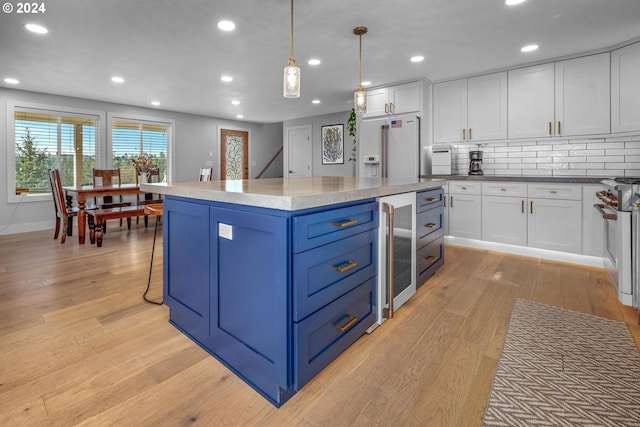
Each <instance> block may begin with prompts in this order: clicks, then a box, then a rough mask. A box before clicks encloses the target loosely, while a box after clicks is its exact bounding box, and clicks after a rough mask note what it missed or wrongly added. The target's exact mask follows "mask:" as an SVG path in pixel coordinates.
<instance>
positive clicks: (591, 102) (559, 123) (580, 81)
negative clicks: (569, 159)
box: [555, 52, 611, 136]
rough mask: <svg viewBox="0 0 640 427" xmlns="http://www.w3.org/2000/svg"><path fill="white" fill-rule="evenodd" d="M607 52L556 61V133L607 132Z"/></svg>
mask: <svg viewBox="0 0 640 427" xmlns="http://www.w3.org/2000/svg"><path fill="white" fill-rule="evenodd" d="M610 69H611V67H610V55H609V52H607V53H601V54H599V55H591V56H584V57H582V58H575V59H569V60H566V61H560V62H556V73H555V76H556V87H555V93H556V96H555V100H556V108H555V119H556V123H555V135H556V136H565V135H567V136H569V135H589V134H601V133H609V132H610V125H609V123H610V114H609V112H610V99H611V86H610V80H611V79H610Z"/></svg>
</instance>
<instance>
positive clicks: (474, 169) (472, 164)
mask: <svg viewBox="0 0 640 427" xmlns="http://www.w3.org/2000/svg"><path fill="white" fill-rule="evenodd" d="M483 174H484V173H483V172H482V151H480V146H479V145H478V150H475V151H469V175H483Z"/></svg>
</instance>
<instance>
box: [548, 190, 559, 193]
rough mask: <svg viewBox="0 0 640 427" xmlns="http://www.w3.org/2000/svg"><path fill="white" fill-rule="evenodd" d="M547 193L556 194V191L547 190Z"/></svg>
mask: <svg viewBox="0 0 640 427" xmlns="http://www.w3.org/2000/svg"><path fill="white" fill-rule="evenodd" d="M549 193H551V194H558V192H557V191H556V190H549Z"/></svg>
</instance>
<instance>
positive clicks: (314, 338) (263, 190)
mask: <svg viewBox="0 0 640 427" xmlns="http://www.w3.org/2000/svg"><path fill="white" fill-rule="evenodd" d="M442 183H443V181H441V180H430V179H421V180H409V181H408V180H402V181H394V180H387V179H374V178H369V179H359V178H352V177H299V178H288V179H287V178H285V179H260V180H242V181H212V182H181V183H173V184H166V183H163V184H142V190H143V191H149V192H153V193H161V194H164V195H165V202H164V219H163V233H164V234H163V235H164V272H163V274H164V277H163V279H164V302H165V304H167V306H168V307H169V309H170V322H171V323H172V324H173V325H174V326H175V327H177V328H178V329H179V330H181V331H182V332H183V333H184V334H186V335H187V336H189V337H190V338H191V339H192V340H193V341H195V342H196V343H197V344H198V345H200V346H201V347H202V348H203V349H205V350H206V351H207V352H209V353H210V354H211V355H212V356H214V357H215V358H216V359H218V360H219V361H220V362H222V363H223V364H224V365H225V366H227V367H228V368H229V369H231V370H232V371H233V372H234V373H236V374H237V375H238V376H240V377H241V378H242V379H243V380H244V381H246V382H247V383H248V384H249V385H250V386H251V387H253V388H254V389H255V390H256V391H258V392H259V393H260V394H262V395H263V396H264V397H265V398H266V399H268V400H269V401H270V402H271V403H273V404H274V405H275V406H280V405H282V404H283V403H284V402H286V401H287V400H288V399H289V398H290V397H291V396H292V395H293V394H294V393H296V392H297V391H298V390H299V389H300V388H301V387H302V386H303V385H304V384H306V383H307V382H308V381H309V380H310V379H311V378H313V376H314V375H316V374H317V373H318V372H319V371H320V370H322V369H323V368H324V367H325V366H326V365H328V364H329V363H330V362H331V361H332V360H333V359H335V358H336V357H337V356H338V355H339V354H340V353H341V352H342V351H344V350H345V349H346V348H347V347H349V346H350V345H351V344H352V343H353V342H354V341H355V340H357V339H358V338H359V337H360V336H361V335H362V334H363V333H364V332H365V331H366V330H367V329H368V328H369V327H370V326H372V325H373V324H374V323H375V322H376V311H377V310H376V305H377V295H376V289H377V284H376V281H377V263H378V238H377V233H378V224H379V213H378V203H377V201H376V198H378V197H383V196H388V195H393V194H400V193H410V192H420V191H424V190H430V189H435V188H439V187H440V186H441V185H442Z"/></svg>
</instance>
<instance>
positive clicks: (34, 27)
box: [24, 24, 49, 34]
mask: <svg viewBox="0 0 640 427" xmlns="http://www.w3.org/2000/svg"><path fill="white" fill-rule="evenodd" d="M24 28H26V29H27V30H29V31H31V32H32V33H36V34H47V33H48V32H49V30H47V29H46V28H45V27H43V26H42V25H38V24H26V25H25V26H24Z"/></svg>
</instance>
